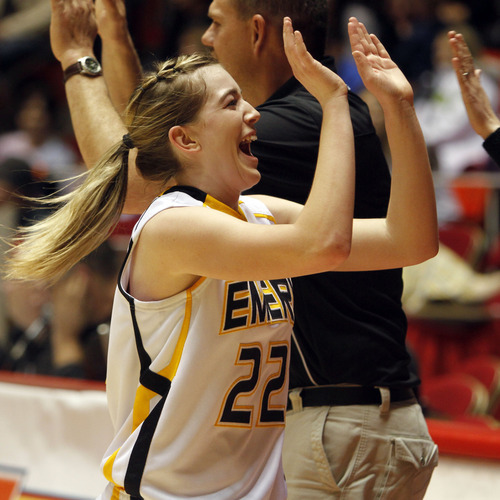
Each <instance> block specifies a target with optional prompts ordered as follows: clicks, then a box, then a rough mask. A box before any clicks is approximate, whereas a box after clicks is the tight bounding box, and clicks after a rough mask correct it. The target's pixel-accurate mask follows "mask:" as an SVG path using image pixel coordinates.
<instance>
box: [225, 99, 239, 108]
mask: <svg viewBox="0 0 500 500" xmlns="http://www.w3.org/2000/svg"><path fill="white" fill-rule="evenodd" d="M237 104H238V101H237V100H236V99H233V100H232V101H231V102H229V103H228V105H227V107H228V108H230V107H232V106H236V105H237Z"/></svg>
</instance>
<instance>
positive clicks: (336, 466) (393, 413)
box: [283, 400, 438, 500]
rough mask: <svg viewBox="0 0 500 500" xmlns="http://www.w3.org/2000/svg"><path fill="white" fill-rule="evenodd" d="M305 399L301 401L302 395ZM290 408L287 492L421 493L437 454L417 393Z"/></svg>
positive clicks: (337, 495) (408, 497)
mask: <svg viewBox="0 0 500 500" xmlns="http://www.w3.org/2000/svg"><path fill="white" fill-rule="evenodd" d="M299 403H300V402H299ZM295 406H296V408H295V409H294V410H290V411H288V412H287V416H286V427H285V443H284V449H283V466H284V470H285V477H286V481H287V487H288V499H289V500H305V499H307V500H315V499H326V498H328V499H338V500H341V499H342V500H374V499H377V500H378V499H380V500H389V499H390V500H419V499H422V498H423V497H424V495H425V491H426V489H427V486H428V484H429V482H430V479H431V476H432V472H433V470H434V467H435V466H436V465H437V462H438V449H437V445H436V444H435V443H434V442H433V441H432V439H431V437H430V436H429V432H428V430H427V424H426V422H425V419H424V416H423V414H422V410H421V407H420V405H419V404H418V403H417V402H416V400H409V401H403V402H399V403H391V404H390V405H386V407H385V408H383V409H381V407H379V406H376V405H352V406H332V407H329V406H319V407H309V408H304V409H301V408H300V404H299V405H295Z"/></svg>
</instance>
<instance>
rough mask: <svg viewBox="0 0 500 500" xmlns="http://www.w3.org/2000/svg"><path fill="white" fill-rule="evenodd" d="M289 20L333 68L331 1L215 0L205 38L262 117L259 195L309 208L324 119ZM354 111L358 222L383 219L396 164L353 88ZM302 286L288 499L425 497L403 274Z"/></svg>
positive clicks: (424, 435) (430, 450)
mask: <svg viewBox="0 0 500 500" xmlns="http://www.w3.org/2000/svg"><path fill="white" fill-rule="evenodd" d="M284 15H287V16H290V17H291V18H292V19H293V21H294V27H296V29H299V30H301V32H302V33H303V36H304V39H305V42H306V45H307V46H308V48H310V50H311V52H312V53H313V55H314V56H315V57H318V58H320V60H321V62H322V63H323V64H325V65H327V66H328V67H330V68H332V69H334V61H333V59H332V58H329V57H321V55H322V54H323V52H324V48H325V43H324V40H325V32H326V26H325V24H326V19H327V2H326V1H324V0H316V1H312V2H307V4H306V3H304V2H303V1H294V0H290V1H284V2H276V3H275V2H266V1H259V0H253V1H249V0H213V1H212V3H211V4H210V7H209V17H210V18H211V20H212V24H211V26H210V27H209V28H208V30H207V31H206V32H205V34H204V35H203V37H202V41H203V43H204V44H205V45H207V46H209V47H211V48H212V49H213V52H214V54H215V56H216V57H217V58H218V59H219V61H220V62H221V63H222V64H223V65H224V67H225V68H226V69H227V70H228V71H229V72H230V73H231V74H232V75H233V77H234V78H235V79H236V81H237V83H238V84H239V85H240V87H241V88H242V91H243V95H244V96H245V98H246V99H247V100H248V101H249V102H250V103H251V104H253V105H254V106H257V109H258V110H259V112H260V113H261V118H260V120H259V122H258V123H257V125H256V127H257V135H258V140H257V141H256V142H255V143H254V144H253V145H252V151H253V153H254V154H255V156H256V157H257V158H259V171H260V172H261V175H262V178H261V181H260V182H259V183H258V184H257V185H256V186H255V187H254V188H252V189H251V190H250V193H253V194H269V195H275V196H280V197H283V198H288V199H290V200H293V201H296V202H299V203H304V202H305V201H306V198H307V196H308V194H309V190H310V186H311V182H312V179H313V174H314V172H313V169H314V165H315V164H316V157H317V152H318V143H319V135H320V128H321V119H322V113H321V108H320V106H319V104H318V103H317V102H316V100H315V99H314V98H313V97H312V96H311V95H310V94H309V93H308V92H307V91H306V90H305V89H304V88H303V87H302V86H301V85H300V83H299V82H298V81H297V80H295V79H294V78H293V77H292V73H291V70H290V68H289V67H288V65H287V63H286V59H285V55H284V52H283V49H282V42H281V41H280V39H279V37H280V36H281V35H280V30H281V24H280V23H281V19H282V18H283V16H284ZM278 44H279V47H278ZM349 104H350V112H351V117H352V124H353V129H354V137H355V152H356V198H355V211H354V216H355V217H357V218H370V217H384V216H385V213H386V210H387V202H388V199H389V190H390V182H391V181H390V173H389V169H388V166H387V163H386V160H385V158H384V156H383V153H382V148H381V145H380V143H379V140H378V137H377V136H376V134H375V130H374V128H373V125H372V122H371V118H370V115H369V112H368V109H367V107H366V105H365V104H364V102H363V101H362V100H361V99H360V98H359V97H358V96H357V95H355V94H353V93H350V95H349ZM293 286H294V297H295V299H294V305H295V326H294V335H293V344H292V355H291V356H292V358H291V376H290V390H291V392H290V405H289V408H290V411H289V412H288V413H287V423H286V432H285V444H284V454H283V460H284V468H285V475H286V479H287V485H288V495H289V498H290V499H305V498H307V499H308V500H310V499H313V498H331V497H332V495H333V494H335V493H339V492H340V491H342V492H343V493H344V494H348V493H350V494H353V495H355V496H356V498H365V497H366V494H369V495H371V494H373V495H374V496H375V495H381V496H380V498H385V495H388V494H390V495H395V496H393V498H410V497H411V498H422V497H423V495H424V493H425V490H426V488H427V485H428V482H429V481H430V477H431V474H432V471H433V468H434V466H435V465H436V463H437V447H436V446H435V444H434V443H433V442H432V440H431V439H430V437H429V434H428V432H427V427H426V424H425V419H424V417H423V415H422V412H421V409H420V407H419V405H418V403H417V401H416V399H415V398H414V394H413V389H414V388H416V387H417V386H418V384H419V379H418V376H417V374H415V373H414V372H413V371H412V370H411V369H410V356H409V354H408V352H407V350H406V346H405V337H406V326H407V325H406V317H405V314H404V312H403V310H402V307H401V293H402V288H403V284H402V278H401V269H394V270H386V271H371V272H357V273H325V274H320V275H314V276H304V277H300V278H294V279H293ZM403 449H405V450H407V451H408V452H407V453H406V454H403V453H401V450H403ZM389 468H390V469H391V471H392V472H391V474H388V470H389ZM367 492H373V493H367ZM398 495H399V496H398Z"/></svg>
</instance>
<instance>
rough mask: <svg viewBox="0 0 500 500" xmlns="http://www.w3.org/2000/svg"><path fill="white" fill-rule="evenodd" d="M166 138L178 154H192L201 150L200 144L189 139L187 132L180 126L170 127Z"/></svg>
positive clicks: (191, 138)
mask: <svg viewBox="0 0 500 500" xmlns="http://www.w3.org/2000/svg"><path fill="white" fill-rule="evenodd" d="M168 138H169V139H170V142H171V143H172V145H173V146H175V147H176V148H177V149H178V150H179V151H180V152H183V153H193V152H196V151H200V149H201V145H200V143H199V142H198V141H197V140H196V139H194V138H193V137H191V135H190V134H189V131H188V130H187V129H186V127H183V126H182V125H176V126H175V127H172V128H171V129H170V130H169V132H168Z"/></svg>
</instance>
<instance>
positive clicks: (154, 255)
mask: <svg viewBox="0 0 500 500" xmlns="http://www.w3.org/2000/svg"><path fill="white" fill-rule="evenodd" d="M284 41H285V49H286V53H287V56H288V58H289V61H290V64H291V66H292V69H293V71H294V74H295V76H296V77H297V78H298V79H299V80H300V81H301V82H302V83H303V84H304V85H305V87H306V88H307V89H308V90H309V91H310V92H311V93H312V94H313V95H314V96H315V97H316V98H317V99H318V101H319V102H320V104H321V105H322V107H323V112H324V117H323V125H322V135H321V140H320V149H319V154H318V163H317V167H316V174H315V179H314V182H313V186H312V188H311V192H310V196H309V198H308V200H307V202H306V204H305V206H304V207H303V209H302V210H301V211H300V214H298V217H296V216H295V214H296V210H297V207H298V205H297V204H294V203H290V202H286V201H284V200H282V201H280V206H279V207H278V206H277V205H275V206H274V207H273V208H275V209H278V210H279V211H280V212H282V213H280V214H279V216H278V219H279V220H280V221H285V220H286V217H289V218H290V220H292V219H293V220H294V222H293V223H292V224H279V225H261V224H248V223H247V222H244V221H241V220H239V219H238V218H236V217H232V216H230V215H227V214H225V213H220V212H217V211H215V210H208V209H207V208H204V207H185V208H178V209H176V208H174V209H170V210H165V211H163V212H161V213H159V214H158V215H156V216H155V217H153V218H152V219H151V220H150V221H149V222H148V223H147V224H146V225H145V227H144V229H143V230H142V232H141V236H140V239H139V242H138V246H137V250H136V252H137V253H136V256H135V259H134V265H133V271H132V278H131V290H132V291H133V293H134V294H138V295H136V296H140V297H141V298H148V299H158V298H162V297H165V296H169V295H172V294H173V293H176V292H178V291H180V290H182V289H185V288H186V287H187V286H189V284H190V283H192V281H194V279H196V277H197V276H207V277H212V278H219V279H226V280H258V279H275V278H286V277H289V276H299V275H304V274H313V273H318V272H322V271H326V270H329V269H331V268H333V267H335V266H337V265H339V264H340V263H341V262H342V261H343V260H344V259H345V258H346V257H347V255H348V254H349V249H350V241H351V234H352V213H353V202H354V146H353V143H354V139H353V131H352V125H351V119H350V114H349V107H348V102H347V86H346V85H345V83H344V82H343V81H342V80H341V79H340V77H338V76H337V75H335V74H334V73H333V72H332V71H330V70H329V69H327V68H325V67H324V66H323V65H321V64H320V63H319V62H318V61H316V60H314V59H313V58H312V56H311V55H310V54H309V53H308V52H307V50H306V48H305V45H304V43H303V41H302V37H301V36H300V34H299V33H294V32H293V29H292V25H291V22H290V20H289V19H287V20H285V23H284ZM287 212H288V214H287ZM158 276H168V279H158Z"/></svg>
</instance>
